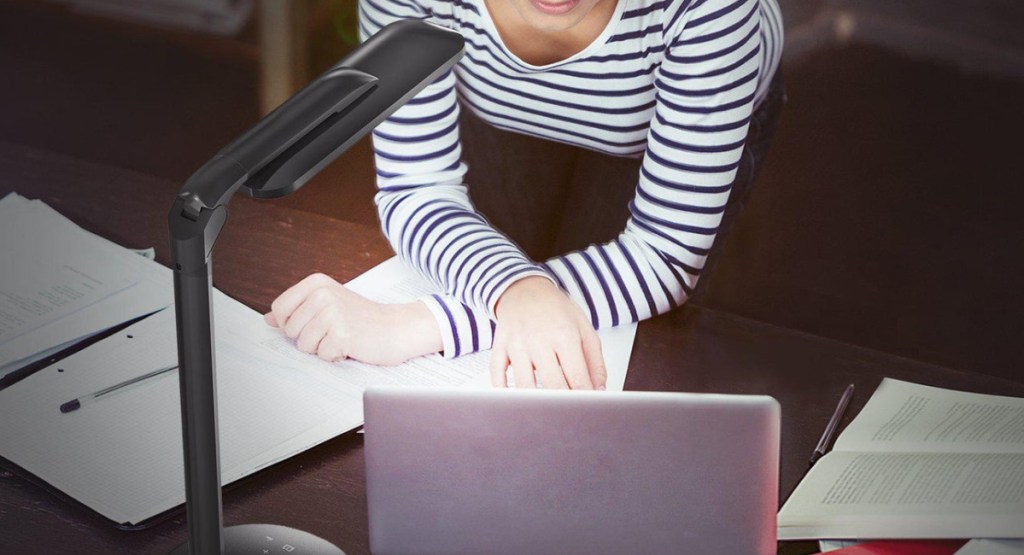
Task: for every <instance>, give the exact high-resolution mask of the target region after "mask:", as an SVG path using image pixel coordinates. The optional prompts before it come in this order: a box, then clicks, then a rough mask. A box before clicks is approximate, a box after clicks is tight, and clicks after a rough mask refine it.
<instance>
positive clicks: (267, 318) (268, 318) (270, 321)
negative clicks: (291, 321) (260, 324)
mask: <svg viewBox="0 0 1024 555" xmlns="http://www.w3.org/2000/svg"><path fill="white" fill-rule="evenodd" d="M263 321H264V322H266V323H267V325H268V326H270V327H273V328H276V327H277V318H276V317H275V316H274V313H273V312H268V313H266V314H264V315H263Z"/></svg>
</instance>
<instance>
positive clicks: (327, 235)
mask: <svg viewBox="0 0 1024 555" xmlns="http://www.w3.org/2000/svg"><path fill="white" fill-rule="evenodd" d="M179 186H180V184H176V183H171V182H167V181H163V180H158V179H154V178H151V177H147V176H144V175H140V174H138V173H133V172H129V171H126V170H121V169H117V168H110V167H105V166H99V165H95V164H90V163H85V162H82V161H78V160H74V159H70V158H67V157H63V156H59V155H55V154H51V153H46V152H42V151H38V150H32V149H27V148H23V147H19V146H15V145H10V144H3V143H0V196H2V195H5V194H7V193H8V192H10V191H17V192H19V193H20V194H22V195H24V196H27V197H30V198H38V199H41V200H43V201H45V202H47V203H48V204H50V205H51V206H52V207H54V208H55V209H57V210H58V211H60V212H61V213H63V214H64V215H66V216H67V217H69V218H71V219H72V220H73V221H75V222H76V223H78V224H79V225H81V226H82V227H84V228H85V229H87V230H90V231H93V232H95V233H97V234H99V235H102V236H104V237H107V238H109V239H111V240H113V241H115V242H118V243H120V244H122V245H125V246H130V247H148V246H154V247H156V250H157V260H158V261H160V262H162V263H164V264H167V262H168V259H169V257H168V248H167V232H166V229H167V225H166V216H167V210H168V209H169V207H170V205H171V202H172V200H173V197H174V194H175V193H176V192H177V190H178V188H179ZM297 194H302V192H301V191H300V192H299V193H297ZM229 211H230V215H229V217H228V224H227V225H226V227H225V231H224V233H223V234H222V236H221V239H220V240H219V244H218V245H217V248H216V250H215V254H214V281H215V284H216V285H217V287H219V288H221V289H222V290H223V291H225V292H227V293H228V294H230V295H232V296H233V297H235V298H237V299H239V300H241V301H242V302H244V303H245V304H247V305H249V306H251V307H253V308H255V309H256V310H260V311H264V310H266V309H267V308H268V306H269V303H270V302H271V301H272V300H273V299H274V297H276V296H277V294H278V293H280V292H281V291H282V290H283V289H284V288H286V287H287V286H289V285H291V284H292V283H294V282H295V281H297V280H298V279H301V278H302V277H304V276H306V275H308V274H309V273H311V272H313V271H322V272H326V273H328V274H331V275H333V276H335V277H337V278H338V279H339V280H348V279H351V278H353V277H355V276H357V275H358V274H360V273H361V272H363V271H365V270H367V269H369V268H370V267H372V266H373V265H374V264H377V263H378V262H381V261H383V260H385V259H387V258H388V257H390V256H391V250H390V248H389V246H388V245H387V243H386V242H385V241H384V239H383V238H382V237H381V235H380V232H379V230H378V229H376V228H369V227H366V226H360V225H354V224H350V223H346V222H342V221H338V220H334V219H331V218H326V217H323V216H317V215H311V214H308V213H304V212H298V211H294V210H289V209H285V208H281V207H278V206H275V205H274V203H273V202H266V201H254V200H251V199H248V198H243V197H238V198H236V199H234V200H233V201H232V204H231V205H230V207H229ZM780 309H784V307H780ZM953 316H955V315H951V317H953ZM885 376H889V377H893V378H899V379H903V380H909V381H914V382H919V383H925V384H929V385H935V386H941V387H949V388H954V389H962V390H967V391H977V392H983V393H997V394H1005V395H1018V396H1024V383H1019V382H1012V381H1007V380H1001V379H998V378H994V377H986V376H981V375H974V374H969V373H965V372H960V371H956V370H951V369H947V368H941V367H937V366H933V365H929V364H925V363H920V362H915V361H913V360H907V359H903V358H899V357H895V356H891V355H887V354H885V353H880V352H877V351H871V350H868V349H863V348H860V347H856V346H853V345H848V344H843V343H839V342H835V341H832V340H827V339H822V338H820V337H816V336H813V335H808V334H805V333H799V332H794V331H792V330H787V329H783V328H778V327H774V326H769V325H765V324H762V323H759V322H756V321H751V320H746V319H743V318H739V317H736V316H733V315H730V314H727V313H723V312H717V311H713V310H708V309H704V308H701V307H697V306H685V307H683V308H681V309H679V310H677V311H675V312H673V313H670V314H667V315H664V316H661V317H659V318H655V319H653V320H650V321H647V322H644V323H643V324H641V326H640V328H639V331H638V333H637V338H636V343H635V348H634V350H633V356H632V360H631V362H630V370H629V376H628V378H627V380H626V388H627V389H633V390H658V391H693V392H719V393H757V394H768V395H771V396H773V397H775V398H776V399H778V400H779V402H780V403H781V404H782V465H781V492H780V493H781V498H782V499H785V498H786V497H787V496H788V495H789V493H790V492H792V490H793V488H794V487H795V486H796V484H797V483H798V482H799V480H800V478H801V477H802V475H803V473H804V471H805V469H806V465H807V458H808V457H809V455H810V453H811V451H812V450H813V448H814V446H815V444H816V443H817V441H818V437H819V435H820V434H821V432H822V430H823V429H824V427H825V424H826V422H827V421H828V419H829V417H830V416H831V413H832V411H833V409H834V407H835V404H836V402H837V401H838V398H839V395H840V394H841V393H842V391H843V388H844V387H845V386H846V384H848V383H851V382H852V383H854V384H856V386H857V395H856V396H855V397H854V399H853V402H852V404H851V407H850V410H849V411H848V413H847V417H846V419H845V421H844V425H845V424H846V423H848V422H849V421H850V419H851V418H852V417H853V416H854V415H856V414H857V412H858V411H859V410H860V409H861V407H863V406H864V403H865V402H866V401H867V399H868V398H869V397H870V395H871V392H873V391H874V389H875V387H876V386H877V385H878V383H879V382H880V381H881V379H882V378H883V377H885ZM364 478H365V475H364V467H363V453H362V438H361V437H360V436H358V435H356V434H353V433H350V434H345V435H343V436H341V437H338V438H336V439H334V440H331V441H328V442H326V443H325V444H323V445H320V446H318V447H316V448H314V449H312V450H310V451H307V452H306V453H303V454H301V455H299V456H296V457H293V458H291V459H289V460H287V461H285V462H282V463H280V464H278V465H276V466H274V467H272V468H269V469H266V470H264V471H261V472H259V473H258V474H256V475H255V476H253V477H250V478H247V479H245V480H243V481H242V482H240V483H238V484H235V485H233V486H230V487H229V488H228V490H227V491H226V493H225V496H224V517H225V523H226V524H228V525H232V524H245V523H256V522H267V523H274V524H282V525H286V526H294V527H297V528H301V529H303V530H307V531H310V532H312V533H315V534H317V535H320V536H322V537H324V538H327V539H328V540H330V541H332V542H334V543H335V544H337V545H338V546H339V547H341V548H342V549H344V550H345V551H346V553H349V554H350V555H354V554H359V553H367V552H368V551H369V550H368V538H367V512H366V492H365V480H364ZM0 530H2V533H0V536H2V537H0V551H2V552H7V553H77V554H82V553H167V552H168V551H170V549H172V548H173V547H174V546H176V545H178V544H179V543H180V542H182V541H184V540H185V537H186V527H185V524H184V516H183V515H181V516H178V517H176V518H172V519H169V520H167V521H165V522H163V523H160V524H157V525H155V526H154V527H152V528H150V529H148V530H143V531H138V532H125V531H121V530H117V529H116V528H115V527H114V526H113V525H112V524H111V523H110V522H109V521H107V520H105V519H104V518H102V517H100V516H99V515H97V514H95V513H93V512H91V511H90V510H88V509H86V508H85V507H83V506H82V505H80V504H78V503H76V502H69V501H67V500H62V499H59V498H57V497H55V496H53V495H51V494H49V493H47V492H45V491H43V490H41V489H40V488H39V487H38V486H36V485H33V484H31V483H28V482H26V481H25V480H23V479H22V478H20V477H18V476H15V475H12V474H10V473H3V474H0ZM813 550H814V544H809V543H806V542H804V543H797V544H784V545H783V546H781V549H780V551H781V552H783V553H810V552H813Z"/></svg>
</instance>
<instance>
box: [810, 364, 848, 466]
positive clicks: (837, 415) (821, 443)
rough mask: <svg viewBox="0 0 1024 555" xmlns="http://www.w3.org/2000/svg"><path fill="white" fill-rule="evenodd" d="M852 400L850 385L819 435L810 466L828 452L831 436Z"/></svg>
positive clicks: (834, 433)
mask: <svg viewBox="0 0 1024 555" xmlns="http://www.w3.org/2000/svg"><path fill="white" fill-rule="evenodd" d="M852 398H853V384H850V385H848V386H846V391H844V392H843V396H842V397H840V398H839V404H838V405H837V406H836V411H835V412H834V413H832V418H831V419H830V420H829V421H828V426H825V433H824V434H821V439H819V440H818V446H817V447H815V448H814V453H812V454H811V462H810V464H811V466H813V465H814V463H816V462H818V459H820V458H821V457H823V456H824V455H825V451H828V446H829V444H830V443H832V436H834V435H836V429H837V428H839V422H840V421H841V420H842V419H843V415H844V414H846V407H848V406H849V405H850V399H852Z"/></svg>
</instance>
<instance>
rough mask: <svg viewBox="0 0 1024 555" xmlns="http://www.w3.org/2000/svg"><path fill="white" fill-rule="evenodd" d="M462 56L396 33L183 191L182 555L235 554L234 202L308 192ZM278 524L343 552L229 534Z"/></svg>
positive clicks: (430, 39)
mask: <svg viewBox="0 0 1024 555" xmlns="http://www.w3.org/2000/svg"><path fill="white" fill-rule="evenodd" d="M462 48H463V39H462V37H461V36H460V35H459V34H458V33H454V32H451V31H447V30H443V29H440V28H438V27H435V26H433V25H430V24H427V23H424V22H422V21H417V20H406V21H399V22H396V23H392V24H391V25H388V26H387V27H385V28H384V29H382V30H381V31H379V32H378V33H377V34H375V35H374V36H373V37H371V38H370V39H369V40H367V41H366V42H365V43H364V44H363V45H362V46H360V47H359V48H358V49H356V50H355V51H354V52H353V53H352V54H351V55H349V56H348V57H346V58H345V59H343V60H342V61H340V62H339V63H338V64H337V65H335V66H334V67H332V68H331V69H329V70H328V71H327V72H326V73H324V74H323V75H321V76H320V77H318V78H317V79H316V80H314V81H313V82H311V83H310V84H309V85H307V86H306V87H305V88H303V89H302V90H301V91H299V92H298V93H296V94H295V95H294V96H292V97H291V98H289V99H288V100H287V101H285V103H283V104H282V105H281V106H280V107H278V108H277V109H276V110H274V111H273V112H271V113H270V114H268V115H267V116H265V117H264V118H263V119H262V120H260V121H259V122H258V123H257V124H256V125H255V126H253V127H252V128H251V129H249V130H248V131H247V132H246V133H244V134H243V135H241V136H240V137H238V138H237V139H236V140H235V141H233V142H232V143H231V144H229V145H228V146H226V147H224V148H223V149H221V150H220V152H218V153H217V154H216V155H215V156H214V157H213V158H212V159H210V161H208V162H207V163H206V164H204V165H203V166H202V167H200V168H199V169H198V170H197V171H196V172H195V173H194V174H193V175H192V176H191V177H190V178H189V179H188V181H186V182H185V185H184V186H183V187H182V189H181V192H179V193H178V196H177V198H176V199H175V201H174V204H173V205H172V206H171V211H170V213H169V214H168V229H169V234H170V243H171V262H172V268H173V273H174V309H175V324H176V329H177V337H178V380H179V386H180V394H181V422H182V437H183V448H184V454H185V486H186V496H185V507H186V511H187V517H188V532H189V541H188V542H187V543H186V544H183V545H182V546H180V547H179V549H178V550H176V551H175V552H174V553H175V555H177V554H178V553H179V552H180V553H184V552H185V551H184V550H187V552H188V553H190V554H192V555H196V554H202V555H207V554H213V553H224V552H225V541H226V540H225V535H224V534H225V530H224V529H223V516H222V507H221V482H220V453H219V447H218V438H217V393H216V392H217V387H216V371H215V370H216V368H215V362H214V361H215V356H214V355H215V353H214V326H213V309H212V302H213V281H212V277H211V256H212V252H213V246H214V243H215V242H216V241H217V237H218V236H219V235H220V232H221V230H222V229H223V227H224V223H225V221H226V219H227V204H228V202H229V201H230V200H231V196H232V195H234V193H235V192H236V191H238V189H239V188H240V187H242V186H245V187H246V190H247V191H249V192H250V193H251V194H252V195H253V196H257V197H263V198H273V197H278V196H283V195H285V194H288V193H290V192H292V191H294V190H295V189H297V188H299V187H301V186H302V185H303V184H304V183H305V182H306V181H307V180H308V179H309V178H310V177H312V176H313V175H315V174H316V173H317V172H318V171H320V169H322V168H323V167H324V166H325V165H326V164H328V163H329V162H331V161H332V160H334V159H335V158H337V156H339V155H340V154H341V153H342V152H343V151H344V150H345V149H347V148H348V147H349V146H350V145H351V144H353V143H354V142H355V141H357V140H358V139H359V138H360V137H362V136H363V135H365V134H366V133H367V132H369V131H370V130H371V129H372V128H373V127H374V126H376V125H377V123H379V122H380V121H381V120H383V119H384V118H386V117H387V116H389V115H390V114H391V113H393V112H394V111H395V110H397V109H398V107H400V106H401V105H402V104H404V103H405V101H407V100H408V99H409V98H411V97H412V96H413V95H415V94H416V93H417V92H419V91H420V90H422V89H423V87H425V86H427V85H428V84H430V83H431V82H433V81H434V80H435V79H436V78H438V77H439V76H441V75H442V74H443V73H444V72H445V71H448V70H449V69H450V68H451V67H452V66H453V65H454V64H455V62H456V61H457V60H458V57H459V55H461V53H462ZM267 526H271V527H272V529H273V530H275V532H274V534H273V535H278V534H279V533H281V534H290V535H293V536H294V537H295V538H296V541H300V540H301V541H302V542H304V544H305V545H314V544H318V542H321V543H322V544H323V545H325V546H326V547H327V548H331V549H332V550H334V551H332V552H340V550H337V548H336V547H334V546H331V545H330V544H328V543H327V542H324V541H323V540H320V539H319V538H316V537H315V536H312V535H308V534H305V535H303V534H304V533H302V532H301V531H297V530H293V529H288V528H284V527H273V526H272V525H243V526H236V527H232V528H229V529H228V530H227V532H228V536H227V540H228V541H227V543H228V544H229V545H228V548H229V550H230V549H239V550H240V549H241V548H239V547H238V546H240V545H243V544H244V545H250V546H251V545H256V544H255V543H252V542H253V541H257V540H260V539H262V538H263V537H264V536H265V535H266V536H269V535H268V534H266V533H265V531H267V530H271V528H267ZM246 549H247V550H246V551H245V552H255V551H252V549H250V548H246ZM240 552H241V551H240ZM324 552H325V553H326V552H327V551H324Z"/></svg>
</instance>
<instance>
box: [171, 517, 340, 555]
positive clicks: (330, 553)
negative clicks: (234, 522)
mask: <svg viewBox="0 0 1024 555" xmlns="http://www.w3.org/2000/svg"><path fill="white" fill-rule="evenodd" d="M242 553H244V554H247V555H248V554H255V555H260V554H264V553H265V554H268V555H345V552H344V551H342V550H340V549H338V548H337V547H335V546H334V544H332V543H331V542H329V541H327V540H325V539H322V538H318V537H317V536H314V535H313V534H310V533H309V532H303V531H302V530H296V529H295V528H289V527H287V526H278V525H276V524H241V525H238V526H228V527H227V528H225V529H224V555H235V554H242ZM171 555H188V542H187V541H186V542H185V543H183V544H181V545H179V546H178V547H177V548H175V549H174V551H171ZM204 555H205V554H204Z"/></svg>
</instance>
